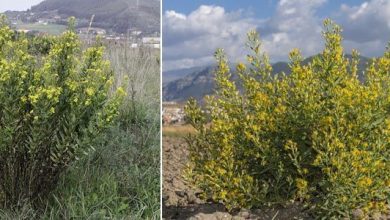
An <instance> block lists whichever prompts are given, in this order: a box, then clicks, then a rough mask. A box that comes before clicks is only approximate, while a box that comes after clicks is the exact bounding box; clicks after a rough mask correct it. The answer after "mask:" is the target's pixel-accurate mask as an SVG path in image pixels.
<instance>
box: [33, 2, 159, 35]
mask: <svg viewBox="0 0 390 220" xmlns="http://www.w3.org/2000/svg"><path fill="white" fill-rule="evenodd" d="M137 2H138V5H137ZM31 11H32V12H34V13H42V12H45V11H57V12H58V13H59V14H61V15H65V16H68V17H69V16H75V17H77V18H84V19H90V18H91V16H92V15H93V14H94V15H95V19H94V26H96V27H101V28H105V29H112V30H113V31H115V32H118V33H126V32H127V30H128V29H129V28H134V27H136V28H138V29H140V30H143V31H147V32H158V31H159V30H160V1H159V0H44V1H43V2H41V3H40V4H38V5H36V6H33V7H32V8H31Z"/></svg>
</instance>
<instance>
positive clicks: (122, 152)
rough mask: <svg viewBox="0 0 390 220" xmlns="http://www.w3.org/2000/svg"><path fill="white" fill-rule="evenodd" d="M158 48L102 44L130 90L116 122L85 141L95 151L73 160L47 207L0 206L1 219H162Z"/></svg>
mask: <svg viewBox="0 0 390 220" xmlns="http://www.w3.org/2000/svg"><path fill="white" fill-rule="evenodd" d="M159 54H160V52H159V50H155V49H150V48H137V49H130V47H124V46H123V45H121V46H116V45H106V58H107V59H108V60H110V62H111V67H112V69H113V71H114V72H115V85H114V87H118V86H122V87H124V88H125V90H127V94H128V96H127V97H126V98H125V101H124V103H123V105H122V107H121V109H120V115H119V118H118V120H117V122H116V123H115V125H114V126H112V127H111V128H110V129H108V130H107V132H105V133H104V134H102V135H100V136H99V137H96V139H94V140H92V141H91V142H90V143H89V144H90V145H91V146H93V148H94V149H95V151H93V152H91V153H89V154H88V155H86V156H85V157H83V158H80V160H79V161H77V162H76V163H74V164H72V166H71V167H70V168H69V169H68V170H67V172H66V173H65V174H64V175H63V176H62V178H61V180H60V182H59V185H58V187H57V188H56V190H55V191H54V192H53V194H52V195H50V199H49V201H48V202H47V204H46V207H45V209H43V210H36V209H34V208H32V207H31V206H30V205H28V204H26V205H22V206H21V207H22V208H20V209H18V210H13V211H9V210H1V209H0V219H10V220H11V219H160V119H161V117H160V104H159V103H160V102H159V100H160V89H159V85H160V74H159V72H160V64H159ZM0 196H1V195H0Z"/></svg>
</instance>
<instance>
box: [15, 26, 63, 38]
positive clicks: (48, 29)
mask: <svg viewBox="0 0 390 220" xmlns="http://www.w3.org/2000/svg"><path fill="white" fill-rule="evenodd" d="M16 27H17V29H25V30H32V31H39V32H43V33H47V34H51V35H60V34H61V33H62V32H64V31H65V30H66V28H67V27H66V26H65V25H59V24H47V25H44V24H39V23H22V24H17V25H16Z"/></svg>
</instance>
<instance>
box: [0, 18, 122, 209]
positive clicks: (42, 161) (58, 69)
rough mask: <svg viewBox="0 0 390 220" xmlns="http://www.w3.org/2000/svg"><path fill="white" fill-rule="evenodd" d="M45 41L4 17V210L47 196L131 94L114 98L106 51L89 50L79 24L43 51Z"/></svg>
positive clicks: (0, 107) (0, 30) (0, 48)
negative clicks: (29, 35) (82, 40)
mask: <svg viewBox="0 0 390 220" xmlns="http://www.w3.org/2000/svg"><path fill="white" fill-rule="evenodd" d="M37 42H40V41H39V40H37V38H27V37H26V36H24V35H23V34H20V33H16V32H14V31H13V30H11V29H10V28H9V27H8V26H7V25H6V22H5V18H4V17H2V18H1V19H0V207H1V206H6V207H13V206H15V205H18V204H19V203H20V202H21V201H22V202H25V201H30V202H33V203H35V202H39V201H41V200H42V199H44V198H45V196H47V194H48V193H49V192H50V191H51V190H53V189H54V187H55V186H56V183H57V181H58V179H59V177H60V175H61V174H62V173H63V172H64V171H65V170H66V168H67V167H68V166H69V165H70V164H71V163H72V162H73V161H75V160H77V158H78V157H80V156H81V155H83V154H86V153H88V151H89V150H90V148H91V146H89V145H88V144H87V143H86V140H87V139H88V138H92V137H93V136H96V135H97V134H98V133H99V131H101V130H102V129H104V128H105V127H107V125H109V122H111V121H112V120H114V119H115V116H116V115H117V114H118V106H119V104H120V102H121V96H123V94H122V95H121V94H118V95H117V94H116V93H115V92H114V93H113V94H111V95H110V93H109V89H110V88H111V86H110V82H111V81H112V80H111V78H112V71H111V70H110V67H109V63H108V62H107V61H105V60H104V59H103V48H102V47H101V46H99V45H96V46H95V47H91V48H88V49H86V50H85V51H81V49H80V42H79V40H78V37H77V35H76V33H75V32H74V31H73V26H72V21H71V22H70V27H69V30H68V31H66V32H64V33H63V34H62V35H61V36H59V37H56V38H55V39H51V40H50V41H49V42H50V43H48V45H44V48H43V49H42V48H38V49H37V45H35V44H36V43H37ZM45 42H46V41H45ZM31 44H34V45H33V46H31ZM32 48H35V49H32ZM37 56H39V58H37ZM119 93H120V92H119Z"/></svg>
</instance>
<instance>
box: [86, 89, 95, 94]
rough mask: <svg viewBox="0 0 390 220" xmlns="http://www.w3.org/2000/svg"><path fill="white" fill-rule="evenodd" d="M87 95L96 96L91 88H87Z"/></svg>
mask: <svg viewBox="0 0 390 220" xmlns="http://www.w3.org/2000/svg"><path fill="white" fill-rule="evenodd" d="M85 93H86V94H87V95H88V96H93V95H94V94H95V90H94V89H93V88H91V87H89V88H87V89H86V90H85Z"/></svg>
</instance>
